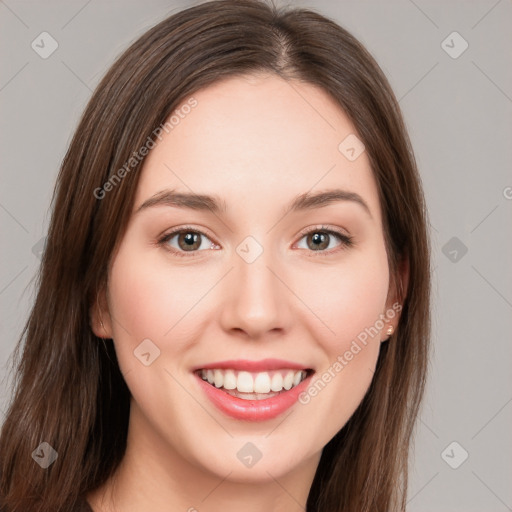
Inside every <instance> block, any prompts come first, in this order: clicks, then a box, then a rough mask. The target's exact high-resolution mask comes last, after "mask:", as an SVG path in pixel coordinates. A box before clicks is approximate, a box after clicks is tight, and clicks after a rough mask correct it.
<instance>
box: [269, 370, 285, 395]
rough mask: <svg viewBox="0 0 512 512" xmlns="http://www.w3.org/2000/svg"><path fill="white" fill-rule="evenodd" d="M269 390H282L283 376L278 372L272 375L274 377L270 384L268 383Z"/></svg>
mask: <svg viewBox="0 0 512 512" xmlns="http://www.w3.org/2000/svg"><path fill="white" fill-rule="evenodd" d="M270 389H271V390H272V391H282V390H283V376H282V375H281V374H280V373H279V372H277V373H274V376H273V377H272V382H271V383H270Z"/></svg>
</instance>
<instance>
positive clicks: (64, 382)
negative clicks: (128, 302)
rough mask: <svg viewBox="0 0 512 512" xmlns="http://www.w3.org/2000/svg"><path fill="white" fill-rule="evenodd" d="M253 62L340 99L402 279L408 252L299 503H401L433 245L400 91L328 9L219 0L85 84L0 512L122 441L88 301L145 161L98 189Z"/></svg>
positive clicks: (81, 471) (124, 392) (45, 507)
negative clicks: (354, 404) (361, 383)
mask: <svg viewBox="0 0 512 512" xmlns="http://www.w3.org/2000/svg"><path fill="white" fill-rule="evenodd" d="M259 71H263V72H271V73H275V74H276V75H278V76H280V77H282V78H284V79H286V80H300V81H304V82H307V83H310V84H314V85H317V86H319V87H321V88H322V89H323V90H324V91H326V92H327V93H328V94H329V95H330V96H331V97H332V98H333V99H334V100H335V101H336V102H337V103H338V104H339V106H340V108H341V109H342V110H343V111H344V112H345V113H346V115H347V116H348V117H349V119H350V120H351V121H352V123H353V125H354V126H355V128H356V130H357V134H358V136H359V138H360V139H361V140H362V141H363V143H364V145H365V147H366V152H367V155H368V157H369V159H370V163H371V166H372V171H373V174H374V177H375V181H376V183H377V187H378V192H379V198H380V204H381V207H382V211H383V229H384V234H385V242H386V249H387V254H388V262H389V268H390V276H391V280H392V281H393V282H395V281H396V282H397V283H398V288H400V281H399V279H398V278H399V275H400V274H399V269H400V265H401V263H403V262H404V261H407V262H408V265H409V281H408V286H407V289H403V290H402V297H401V298H402V302H403V309H402V311H401V317H400V321H399V324H398V328H397V331H396V333H395V334H394V335H393V336H392V337H391V339H390V340H389V341H388V342H387V343H383V344H382V346H381V351H380V355H379V359H378V362H377V367H376V371H375V375H374V378H373V381H372V383H371V386H370V388H369V390H368V392H367V394H366V395H365V397H364V399H363V401H362V402H361V404H360V406H359V407H358V409H357V410H356V412H355V413H354V414H353V416H352V417H351V418H350V420H349V421H348V423H347V424H346V425H345V426H344V427H343V428H342V429H341V430H340V431H339V432H338V433H337V435H336V436H335V437H334V438H333V439H332V440H331V441H330V442H329V443H328V444H327V445H326V446H325V448H324V450H323V453H322V457H321V460H320V464H319V467H318V470H317V473H316V475H315V478H314V481H313V484H312V487H311V490H310V493H309V497H308V502H307V510H308V512H312V511H319V510H326V511H328V512H336V511H338V512H341V511H344V512H354V511H357V512H363V511H372V512H376V511H382V512H388V511H390V510H405V501H406V491H407V459H408V453H409V444H410V442H411V439H412V434H413V427H414V423H415V419H416V416H417V414H418V410H419V405H420V402H421V398H422V395H423V391H424V385H425V376H426V371H427V360H428V345H429V339H430V243H429V240H428V234H427V223H428V220H427V211H426V207H425V204H424V198H423V192H422V187H421V181H420V177H419V174H418V171H417V167H416V163H415V159H414V155H413V151H412V149H411V144H410V142H409V138H408V135H407V133H406V129H405V127H404V123H403V120H402V115H401V112H400V108H399V105H398V103H397V101H396V99H395V96H394V95H393V92H392V90H391V88H390V85H389V83H388V81H387V79H386V78H385V76H384V74H383V73H382V71H381V70H380V68H379V66H378V65H377V63H376V62H375V60H374V59H373V57H372V56H371V55H370V54H369V53H368V52H367V51H366V50H365V48H364V47H363V46H362V45H361V44H360V43H359V42H358V41H357V40H356V39H355V38H354V37H353V36H352V35H351V34H350V33H349V32H347V31H346V30H345V29H343V28H341V27H340V26H339V25H338V24H336V23H335V22H334V21H332V20H330V19H328V18H326V17H324V16H322V15H320V14H318V13H315V12H313V11H311V10H307V9H298V8H290V7H285V8H277V7H275V6H274V5H272V4H269V3H265V2H262V1H257V0H216V1H213V2H207V3H203V4H200V5H196V6H194V7H191V8H188V9H186V10H183V11H181V12H178V13H176V14H174V15H172V16H170V17H168V18H167V19H165V20H164V21H162V22H161V23H159V24H157V25H156V26H155V27H153V28H152V29H150V30H149V31H147V32H146V33H145V34H144V35H143V36H142V37H140V38H139V39H138V40H137V41H135V43H133V44H132V45H131V47H130V48H129V49H128V50H126V51H125V52H124V53H123V54H122V55H121V56H120V57H119V58H118V59H117V61H116V62H115V63H114V64H113V66H112V67H111V68H110V70H109V71H108V73H107V74H106V76H105V77H104V78H103V80H102V81H101V83H100V84H99V85H98V87H97V88H96V90H95V92H94V94H93V96H92V98H91V100H90V101H89V103H88V105H87V107H86V109H85V112H84V114H83V117H82V119H81V121H80V123H79V125H78V128H77V130H76V133H75V135H74V137H73V139H72V141H71V143H70V146H69V149H68V151H67V153H66V156H65V158H64V160H63V163H62V166H61V169H60V173H59V176H58V180H57V185H56V190H55V194H54V198H53V201H52V218H51V223H50V227H49V231H48V236H47V243H46V249H45V252H44V255H43V258H42V263H41V267H40V272H39V275H38V280H37V287H38V288H37V289H38V291H37V297H36V299H35V303H34V306H33V309H32V311H31V314H30V317H29V319H28V321H27V323H26V326H25V328H24V330H23V332H22V335H21V337H20V339H19V341H18V344H17V346H16V350H15V352H14V355H15V361H14V362H13V368H15V376H16V379H15V383H14V392H13V396H12V399H11V402H10V406H9V409H8V411H7V414H6V419H5V422H4V425H3V427H2V431H1V437H0V453H1V461H0V506H2V507H4V510H5V512H21V511H22V512H26V511H27V510H30V511H40V512H64V511H67V510H69V509H71V508H72V507H73V506H74V505H75V503H76V502H77V500H78V499H79V498H80V497H82V496H84V495H85V494H86V493H88V492H89V491H91V490H93V489H95V488H97V487H99V486H100V485H101V484H102V483H104V482H105V481H106V480H107V479H108V478H109V477H110V476H111V475H112V474H113V473H114V471H115V470H116V468H117V466H118V464H119V463H120V461H121V459H122V457H123V454H124V450H125V447H126V434H127V428H128V418H129V404H130V392H129V389H128V388H127V386H126V384H125V381H124V379H123V376H122V374H121V372H120V369H119V366H118V364H117V359H116V355H115V351H114V348H113V344H112V342H111V340H108V341H106V342H102V340H100V339H99V338H97V337H96V336H95V335H94V334H93V332H92V330H91V327H90V323H89V310H90V306H91V304H92V303H93V301H94V300H95V298H96V296H97V292H98V291H99V290H100V288H101V287H102V286H103V285H104V284H105V282H106V278H107V269H108V265H109V263H110V261H111V258H112V255H113V254H114V251H115V248H116V247H117V244H118V243H119V241H120V240H121V238H122V236H123V234H124V232H125V228H126V226H127V221H128V219H129V216H130V214H131V209H132V206H133V199H134V194H135V191H136V187H137V183H138V179H139V174H140V173H139V170H140V169H141V166H142V164H143V161H144V159H141V161H140V162H138V163H137V165H136V166H134V168H133V169H131V170H130V172H127V173H126V175H125V176H124V177H123V179H122V180H119V182H118V183H117V182H116V186H115V187H112V190H110V191H109V193H108V197H106V198H105V199H100V198H98V193H97V192H96V193H95V191H97V190H98V189H101V188H102V187H103V185H104V184H105V183H106V182H107V181H108V180H109V179H110V178H112V176H114V174H116V173H118V171H119V169H121V168H122V167H123V165H125V163H126V162H127V161H129V159H130V157H131V156H132V154H133V152H134V151H137V150H138V149H139V148H141V147H142V146H144V144H146V141H147V139H148V137H150V138H152V139H154V138H155V135H154V132H155V129H156V128H158V127H159V126H160V125H162V124H164V123H165V121H166V120H167V119H168V116H169V115H170V113H171V112H172V111H173V110H174V109H175V108H176V107H177V106H178V105H179V104H180V103H181V102H182V101H184V100H185V99H187V98H189V97H190V96H191V95H192V94H193V93H194V92H195V91H198V90H199V89H201V88H204V87H206V86H208V85H209V84H213V83H214V82H216V81H218V80H220V79H222V78H224V77H226V78H227V77H232V76H236V75H242V74H247V73H252V72H259ZM23 343H24V346H23ZM21 349H23V353H22V355H21V358H20V356H19V351H20V350H21ZM42 442H47V443H48V444H49V445H50V446H51V447H53V449H55V451H56V452H57V454H58V457H57V459H56V461H55V462H54V463H53V464H51V465H50V466H49V467H48V468H47V469H42V468H41V467H40V466H39V465H38V464H36V463H35V462H34V460H33V457H32V456H31V455H32V452H33V451H34V450H35V449H36V447H38V446H39V445H40V444H41V443H42Z"/></svg>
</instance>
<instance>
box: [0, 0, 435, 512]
mask: <svg viewBox="0 0 512 512" xmlns="http://www.w3.org/2000/svg"><path fill="white" fill-rule="evenodd" d="M426 225H427V214H426V208H425V205H424V199H423V193H422V188H421V181H420V178H419V175H418V172H417V169H416V164H415V161H414V156H413V152H412V149H411V147H410V143H409V139H408V136H407V133H406V130H405V127H404V123H403V121H402V116H401V113H400V110H399V107H398V104H397V102H396V100H395V97H394V95H393V93H392V91H391V88H390V86H389V84H388V82H387V80H386V78H385V77H384V75H383V73H382V71H381V70H380V68H379V67H378V65H377V64H376V62H375V61H374V60H373V58H372V57H371V56H370V55H369V54H368V52H367V51H366V50H365V49H364V48H363V47H362V45H361V44H360V43H359V42H358V41H357V40H356V39H355V38H354V37H353V36H351V35H350V34H349V33H348V32H347V31H345V30H344V29H343V28H341V27H339V26H338V25H337V24H336V23H334V22H333V21H331V20H329V19H327V18H325V17H323V16H321V15H319V14H317V13H314V12H311V11H308V10H303V9H287V10H286V9H283V10H278V9H276V8H275V7H273V6H270V5H267V4H265V3H263V2H258V1H253V0H243V1H238V0H236V1H235V0H220V1H215V2H208V3H203V4H200V5H197V6H195V7H192V8H189V9H186V10H184V11H181V12H179V13H177V14H174V15H172V16H170V17H169V18H167V19H166V20H164V21H162V22H161V23H159V24H158V25H157V26H155V27H154V28H152V29H151V30H149V31H148V32H147V33H145V34H144V35H143V36H142V37H141V38H140V39H138V40H137V41H136V42H135V43H134V44H133V45H132V46H131V47H130V48H129V49H128V50H127V51H126V52H125V53H123V55H121V57H120V58H119V59H118V60H117V61H116V62H115V64H114V65H113V66H112V67H111V69H110V70H109V72H108V73H107V75H106V76H105V78H104V79H103V80H102V82H101V83H100V84H99V86H98V87H97V89H96V91H95V93H94V95H93V97H92V99H91V100H90V102H89V104H88V106H87V108H86V110H85V113H84V115H83V118H82V120H81V122H80V124H79V126H78V128H77V131H76V133H75V136H74V138H73V140H72V141H71V144H70V147H69V149H68V152H67V154H66V157H65V159H64V162H63V164H62V168H61V171H60V174H59V177H58V183H57V188H56V192H55V198H54V204H53V216H52V220H51V225H50V229H49V233H48V238H47V246H46V250H45V253H44V257H43V261H42V265H41V270H40V276H39V282H38V285H39V286H38V294H37V298H36V301H35V305H34V308H33V310H32V313H31V316H30V318H29V320H28V323H27V325H26V328H25V330H24V333H23V337H22V339H21V340H20V345H21V343H22V342H24V349H23V354H22V356H21V360H20V362H19V365H18V368H17V376H18V380H17V386H16V392H15V394H14V396H13V399H12V403H11V405H10V408H9V410H8V413H7V415H6V420H5V423H4V425H3V429H2V433H1V438H0V451H1V453H2V460H1V465H0V471H1V475H0V500H1V501H0V504H1V506H2V507H3V508H2V510H4V511H5V512H14V511H20V510H24V511H25V510H31V511H32V510H34V511H35V510H37V511H45V512H46V511H48V512H49V511H52V512H53V511H67V510H87V511H90V510H93V511H94V512H107V511H108V512H110V511H114V510H117V511H143V510H144V511H145V510H155V511H160V510H189V511H194V510H200V511H214V510H215V511H217V510H220V509H222V510H223V511H228V512H229V511H230V510H235V509H237V510H238V509H239V508H240V507H241V505H242V504H243V507H244V509H245V510H248V511H256V510H257V511H261V510H274V511H291V510H307V511H308V512H309V511H317V510H329V511H333V512H334V511H340V512H341V511H345V512H347V511H356V510H357V511H372V512H374V511H391V510H405V501H406V500H405V498H406V491H407V457H408V449H409V443H410V440H411V434H412V430H413V426H414V422H415V418H416V416H417V414H418V410H419V405H420V402H421V398H422V394H423V389H424V383H425V375H426V368H427V355H428V343H429V332H430V331H429V329H430V327H429V320H430V304H429V292H430V276H429V254H430V249H429V241H428V237H427V229H426ZM20 345H19V346H18V348H20Z"/></svg>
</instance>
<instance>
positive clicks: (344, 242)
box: [157, 226, 354, 258]
mask: <svg viewBox="0 0 512 512" xmlns="http://www.w3.org/2000/svg"><path fill="white" fill-rule="evenodd" d="M319 232H322V233H327V234H329V235H335V236H336V237H337V238H338V240H339V241H340V242H341V246H340V247H338V248H336V249H334V250H333V249H331V250H330V251H325V250H324V251H309V252H311V253H317V254H318V255H321V254H323V255H325V256H329V255H331V254H334V253H337V252H338V251H341V250H343V249H348V248H349V247H352V246H353V245H354V242H353V237H351V236H348V235H345V234H343V233H341V232H340V231H338V230H333V229H329V227H328V226H317V227H314V228H313V229H309V230H307V231H303V232H301V233H300V238H299V240H301V239H302V238H304V237H305V236H306V235H310V234H312V233H319ZM180 233H195V234H199V235H202V236H204V237H206V238H208V239H209V238H210V237H209V236H208V235H207V234H206V233H203V232H202V231H200V230H198V229H195V228H193V227H192V226H183V227H180V228H178V229H175V230H174V231H171V232H170V233H167V234H165V235H164V236H163V237H162V238H160V239H159V240H158V242H157V243H158V245H160V246H162V247H164V248H165V249H166V250H167V251H169V252H171V253H172V254H174V255H176V256H179V257H185V258H194V257H195V255H196V254H197V253H198V252H202V251H190V252H188V253H187V252H186V251H177V250H176V249H174V248H173V249H170V248H169V246H168V245H167V242H168V241H169V240H170V239H171V238H173V237H174V235H177V234H180ZM317 254H310V255H308V256H309V257H316V256H317Z"/></svg>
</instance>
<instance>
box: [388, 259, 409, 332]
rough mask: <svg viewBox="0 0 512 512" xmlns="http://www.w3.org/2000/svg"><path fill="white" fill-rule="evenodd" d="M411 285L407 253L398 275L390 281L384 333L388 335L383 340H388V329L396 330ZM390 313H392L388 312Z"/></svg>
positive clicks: (402, 260)
mask: <svg viewBox="0 0 512 512" xmlns="http://www.w3.org/2000/svg"><path fill="white" fill-rule="evenodd" d="M408 285H409V256H408V255H407V253H405V254H404V255H402V258H401V259H400V261H399V263H398V268H397V271H396V276H393V277H392V279H391V283H390V289H389V292H388V298H387V301H386V309H385V311H383V314H384V315H385V318H384V322H385V326H384V329H383V332H384V335H385V336H387V338H385V339H384V340H382V341H387V339H389V335H388V334H386V331H387V330H388V329H389V328H390V327H393V332H396V330H397V327H398V323H399V320H400V312H401V311H402V309H403V306H404V302H405V299H406V298H407V289H408ZM387 313H390V314H387Z"/></svg>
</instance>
